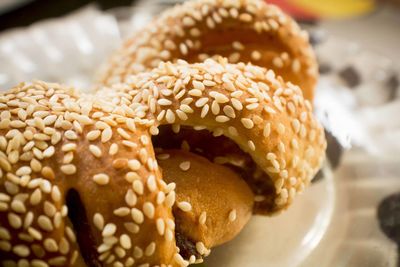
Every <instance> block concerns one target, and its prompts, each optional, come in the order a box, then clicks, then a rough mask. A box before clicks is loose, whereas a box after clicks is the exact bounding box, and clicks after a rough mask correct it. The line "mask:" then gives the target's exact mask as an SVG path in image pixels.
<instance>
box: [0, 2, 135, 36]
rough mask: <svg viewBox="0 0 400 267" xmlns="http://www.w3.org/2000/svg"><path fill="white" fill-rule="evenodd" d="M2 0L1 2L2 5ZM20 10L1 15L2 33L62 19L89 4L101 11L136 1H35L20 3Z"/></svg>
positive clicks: (0, 25)
mask: <svg viewBox="0 0 400 267" xmlns="http://www.w3.org/2000/svg"><path fill="white" fill-rule="evenodd" d="M1 1H2V0H0V3H1ZM20 2H21V3H20V5H19V8H18V9H14V10H9V11H8V12H6V13H0V14H1V15H0V31H4V30H5V29H8V28H14V27H21V26H27V25H30V24H32V23H34V22H36V21H38V20H42V19H46V18H54V17H60V16H63V15H65V14H67V13H70V12H72V11H74V10H76V9H78V8H80V7H83V6H85V5H88V4H97V5H98V6H99V7H100V8H101V9H103V10H105V9H109V8H113V7H117V6H127V5H131V4H132V2H135V1H134V0H62V1H54V0H35V1H20ZM14 6H15V5H14Z"/></svg>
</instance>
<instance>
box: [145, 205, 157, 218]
mask: <svg viewBox="0 0 400 267" xmlns="http://www.w3.org/2000/svg"><path fill="white" fill-rule="evenodd" d="M143 213H144V215H146V216H147V217H148V218H149V219H153V218H154V213H155V208H154V205H153V203H151V202H145V203H144V204H143Z"/></svg>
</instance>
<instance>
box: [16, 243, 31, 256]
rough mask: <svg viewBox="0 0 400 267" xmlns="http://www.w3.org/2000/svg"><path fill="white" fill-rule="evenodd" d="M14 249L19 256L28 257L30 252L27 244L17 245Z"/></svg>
mask: <svg viewBox="0 0 400 267" xmlns="http://www.w3.org/2000/svg"><path fill="white" fill-rule="evenodd" d="M12 250H13V252H14V253H15V254H16V255H17V256H19V257H28V256H29V254H30V249H29V248H28V247H27V246H25V245H16V246H14V247H13V249H12Z"/></svg>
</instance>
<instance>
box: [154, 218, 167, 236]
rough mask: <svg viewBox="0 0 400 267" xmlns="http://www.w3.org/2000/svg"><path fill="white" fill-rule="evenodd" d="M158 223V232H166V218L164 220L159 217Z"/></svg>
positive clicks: (161, 233)
mask: <svg viewBox="0 0 400 267" xmlns="http://www.w3.org/2000/svg"><path fill="white" fill-rule="evenodd" d="M156 225H157V232H158V233H159V234H160V235H164V233H165V223H164V220H163V219H162V218H158V219H157V220H156Z"/></svg>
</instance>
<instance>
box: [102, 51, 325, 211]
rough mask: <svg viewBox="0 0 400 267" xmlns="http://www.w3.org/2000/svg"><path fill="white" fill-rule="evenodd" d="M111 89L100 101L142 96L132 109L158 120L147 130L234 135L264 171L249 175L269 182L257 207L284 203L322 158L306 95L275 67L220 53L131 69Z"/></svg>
mask: <svg viewBox="0 0 400 267" xmlns="http://www.w3.org/2000/svg"><path fill="white" fill-rule="evenodd" d="M113 92H114V94H110V95H108V96H107V97H105V98H104V99H103V101H101V103H99V105H107V102H110V101H115V103H120V104H122V103H124V105H126V106H131V105H132V103H137V102H140V103H141V104H142V105H143V106H144V107H143V106H138V108H137V109H135V110H134V112H133V114H134V115H135V116H139V117H146V118H147V119H149V120H151V121H155V122H154V126H153V127H152V129H150V131H151V133H152V134H158V129H157V126H158V125H173V124H178V125H179V124H181V125H186V126H191V127H200V128H205V129H207V130H208V131H210V132H213V133H214V134H216V135H221V134H222V135H224V136H226V137H228V138H229V139H231V140H233V141H234V142H235V143H236V144H237V145H238V146H239V147H240V148H241V150H242V151H244V152H246V153H247V154H249V155H250V156H251V158H252V159H253V161H254V162H255V163H256V164H257V165H258V167H259V168H260V169H261V170H262V172H263V173H265V174H267V175H263V176H262V177H260V178H257V177H255V176H252V177H250V178H249V179H250V180H249V181H247V182H248V183H249V184H250V185H252V184H255V185H258V186H259V185H260V184H261V185H265V186H266V187H268V188H266V190H264V191H262V192H259V193H258V192H257V191H255V194H256V198H257V202H256V204H255V212H256V213H262V214H271V213H275V212H278V211H280V210H282V209H285V208H286V207H288V205H289V204H290V203H292V201H293V199H294V197H295V195H296V194H297V193H299V192H301V191H303V189H304V187H305V186H306V185H307V184H308V183H309V182H310V180H311V179H312V177H313V176H314V175H315V173H316V172H317V171H318V169H319V167H320V166H321V163H322V161H323V159H324V151H325V148H326V141H325V137H324V133H323V129H322V127H321V126H320V124H319V123H318V122H317V121H316V119H315V118H314V116H313V114H312V106H311V104H310V102H309V101H308V100H304V99H303V97H302V92H301V90H300V88H299V87H297V86H295V85H293V84H291V83H284V81H283V80H282V79H281V78H280V77H275V74H274V72H273V71H272V70H268V71H267V70H266V69H264V68H260V67H257V66H253V65H246V64H243V63H239V64H227V63H226V61H225V60H224V59H222V58H221V59H220V62H216V61H214V60H211V59H208V60H206V61H205V62H204V63H197V64H188V63H186V62H184V61H182V60H180V61H178V64H171V63H168V62H167V63H161V64H160V66H159V67H158V68H156V69H154V70H153V71H151V72H147V73H141V74H138V75H135V76H131V77H129V78H127V79H126V83H125V84H118V85H115V86H114V91H113ZM99 94H103V95H104V93H103V92H102V91H99ZM121 98H123V99H124V100H123V101H122V102H121ZM118 101H119V102H118ZM121 112H124V111H123V109H121Z"/></svg>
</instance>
